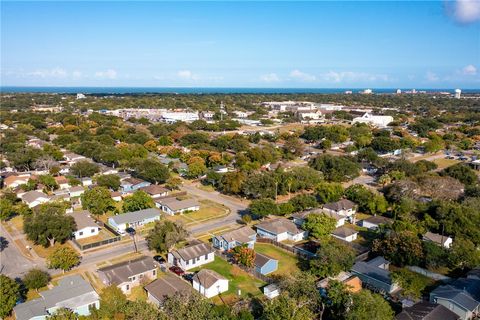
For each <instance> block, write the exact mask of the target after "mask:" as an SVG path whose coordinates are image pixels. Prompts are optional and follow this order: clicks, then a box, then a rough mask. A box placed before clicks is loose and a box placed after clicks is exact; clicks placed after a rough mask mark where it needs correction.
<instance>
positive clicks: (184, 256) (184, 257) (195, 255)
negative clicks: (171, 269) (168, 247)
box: [167, 242, 215, 270]
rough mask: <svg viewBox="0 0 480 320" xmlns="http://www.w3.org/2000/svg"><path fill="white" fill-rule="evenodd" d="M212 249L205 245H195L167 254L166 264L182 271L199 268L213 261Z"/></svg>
mask: <svg viewBox="0 0 480 320" xmlns="http://www.w3.org/2000/svg"><path fill="white" fill-rule="evenodd" d="M214 252H215V251H214V250H213V248H212V247H211V246H210V245H209V244H207V243H203V242H202V243H197V244H192V245H189V246H186V247H184V248H182V249H178V250H173V251H170V252H169V253H168V259H167V260H168V263H170V264H171V265H173V266H178V267H180V268H182V269H183V270H189V269H192V268H195V267H199V266H201V265H204V264H206V263H210V262H213V260H215V254H214Z"/></svg>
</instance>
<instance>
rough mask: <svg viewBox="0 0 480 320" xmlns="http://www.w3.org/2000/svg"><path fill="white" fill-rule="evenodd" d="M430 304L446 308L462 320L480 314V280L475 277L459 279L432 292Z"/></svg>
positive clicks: (468, 276)
mask: <svg viewBox="0 0 480 320" xmlns="http://www.w3.org/2000/svg"><path fill="white" fill-rule="evenodd" d="M430 302H432V303H438V304H441V305H443V306H445V307H446V308H447V309H449V310H450V311H452V312H454V313H456V314H457V315H458V316H459V317H460V319H462V320H470V319H474V317H475V315H478V314H479V313H480V279H479V278H478V277H477V276H475V275H473V276H471V275H468V274H467V277H466V278H460V279H457V280H455V281H453V282H451V283H449V284H447V285H442V286H439V287H437V288H435V289H434V290H433V291H432V292H430Z"/></svg>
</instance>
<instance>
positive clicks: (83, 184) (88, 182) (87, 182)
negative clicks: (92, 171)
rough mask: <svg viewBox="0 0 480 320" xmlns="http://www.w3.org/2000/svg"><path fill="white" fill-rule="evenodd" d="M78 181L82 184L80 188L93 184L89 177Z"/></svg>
mask: <svg viewBox="0 0 480 320" xmlns="http://www.w3.org/2000/svg"><path fill="white" fill-rule="evenodd" d="M80 181H81V182H82V186H84V187H88V186H91V185H92V184H93V180H92V178H90V177H85V178H81V179H80Z"/></svg>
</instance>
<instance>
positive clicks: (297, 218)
mask: <svg viewBox="0 0 480 320" xmlns="http://www.w3.org/2000/svg"><path fill="white" fill-rule="evenodd" d="M310 214H325V215H327V216H329V217H331V218H333V219H335V221H336V222H337V223H336V225H335V226H336V228H338V227H341V226H343V225H344V224H345V219H346V217H345V216H341V215H339V214H337V213H335V212H331V211H324V210H322V209H312V210H306V211H301V212H297V213H294V214H293V215H292V218H293V222H294V223H295V224H296V225H298V226H299V227H301V226H302V225H303V223H304V222H305V220H306V218H307V216H308V215H310Z"/></svg>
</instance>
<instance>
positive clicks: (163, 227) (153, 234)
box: [146, 220, 188, 253]
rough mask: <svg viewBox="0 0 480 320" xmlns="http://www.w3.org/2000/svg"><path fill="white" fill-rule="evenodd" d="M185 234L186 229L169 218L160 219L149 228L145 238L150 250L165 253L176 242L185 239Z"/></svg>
mask: <svg viewBox="0 0 480 320" xmlns="http://www.w3.org/2000/svg"><path fill="white" fill-rule="evenodd" d="M187 235H188V232H187V230H185V228H184V227H183V226H182V225H181V224H178V223H176V222H172V221H170V220H160V221H158V222H156V223H155V227H154V228H153V229H152V230H150V232H149V233H148V235H147V237H146V240H147V243H148V247H149V248H150V250H155V251H156V252H158V253H165V252H168V251H170V250H171V249H172V248H173V247H174V246H175V244H177V243H178V242H180V241H183V240H185V238H186V237H187Z"/></svg>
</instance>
